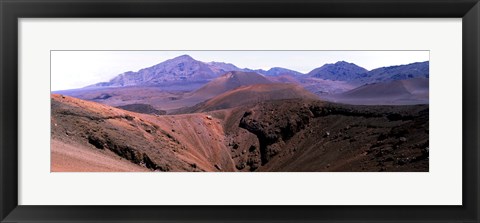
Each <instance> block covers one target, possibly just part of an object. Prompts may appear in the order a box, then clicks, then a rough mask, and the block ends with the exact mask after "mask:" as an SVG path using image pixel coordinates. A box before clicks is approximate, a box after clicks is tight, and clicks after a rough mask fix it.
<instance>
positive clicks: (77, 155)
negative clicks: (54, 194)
mask: <svg viewBox="0 0 480 223" xmlns="http://www.w3.org/2000/svg"><path fill="white" fill-rule="evenodd" d="M50 171H52V172H145V171H150V170H149V169H147V168H145V167H142V166H140V165H136V164H134V163H132V162H130V161H128V160H126V159H124V158H122V157H118V156H116V155H115V154H114V153H113V152H111V151H108V150H96V149H92V148H89V146H84V145H74V144H68V143H65V142H62V141H59V140H52V142H51V167H50Z"/></svg>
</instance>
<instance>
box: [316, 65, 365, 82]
mask: <svg viewBox="0 0 480 223" xmlns="http://www.w3.org/2000/svg"><path fill="white" fill-rule="evenodd" d="M367 72H368V70H366V69H365V68H363V67H360V66H357V65H356V64H353V63H348V62H345V61H339V62H336V63H334V64H325V65H323V66H321V67H319V68H316V69H314V70H312V71H310V72H309V73H308V74H307V75H308V76H310V77H315V78H320V79H324V80H334V81H350V80H353V79H355V78H357V77H359V76H360V75H361V74H365V73H367Z"/></svg>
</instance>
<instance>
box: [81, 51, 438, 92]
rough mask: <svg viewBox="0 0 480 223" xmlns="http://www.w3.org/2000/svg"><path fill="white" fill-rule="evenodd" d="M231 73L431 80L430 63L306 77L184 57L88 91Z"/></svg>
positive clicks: (337, 67)
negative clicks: (429, 78)
mask: <svg viewBox="0 0 480 223" xmlns="http://www.w3.org/2000/svg"><path fill="white" fill-rule="evenodd" d="M230 71H241V72H250V73H258V74H262V75H264V76H267V77H277V76H291V77H294V78H295V79H296V80H302V79H305V78H316V79H321V80H332V81H344V82H351V83H357V84H366V83H377V82H387V81H393V80H404V79H410V78H428V77H429V62H428V61H426V62H417V63H412V64H407V65H396V66H389V67H381V68H377V69H373V70H371V71H368V70H367V69H365V68H363V67H360V66H358V65H356V64H354V63H349V62H346V61H339V62H336V63H332V64H325V65H322V66H320V67H318V68H315V69H313V70H312V71H310V72H308V73H307V74H303V73H301V72H298V71H294V70H290V69H287V68H282V67H274V68H271V69H269V70H263V69H249V68H239V67H237V66H235V65H233V64H231V63H224V62H202V61H198V60H195V59H193V58H192V57H191V56H189V55H182V56H178V57H175V58H173V59H169V60H166V61H164V62H161V63H159V64H157V65H154V66H151V67H147V68H144V69H141V70H139V71H137V72H133V71H128V72H124V73H122V74H119V75H117V76H116V77H114V78H112V79H111V80H110V81H108V82H100V83H97V84H93V85H90V86H87V87H90V88H91V87H95V88H98V87H125V86H152V85H162V84H175V83H180V84H181V83H191V82H198V81H204V82H208V81H210V80H212V79H214V78H217V77H219V76H221V75H223V74H225V73H227V72H230Z"/></svg>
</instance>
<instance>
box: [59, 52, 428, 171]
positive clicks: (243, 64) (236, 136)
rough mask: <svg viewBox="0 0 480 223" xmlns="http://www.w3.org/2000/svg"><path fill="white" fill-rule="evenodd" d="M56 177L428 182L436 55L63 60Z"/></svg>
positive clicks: (155, 55)
mask: <svg viewBox="0 0 480 223" xmlns="http://www.w3.org/2000/svg"><path fill="white" fill-rule="evenodd" d="M50 57H51V61H50V63H51V64H50V65H51V94H50V97H51V150H50V158H51V159H50V165H51V172H428V171H429V57H430V52H429V51H153V50H152V51H51V52H50Z"/></svg>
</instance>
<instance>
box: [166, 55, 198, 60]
mask: <svg viewBox="0 0 480 223" xmlns="http://www.w3.org/2000/svg"><path fill="white" fill-rule="evenodd" d="M170 60H195V59H193V58H192V57H191V56H190V55H188V54H184V55H180V56H178V57H174V58H172V59H170Z"/></svg>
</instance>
